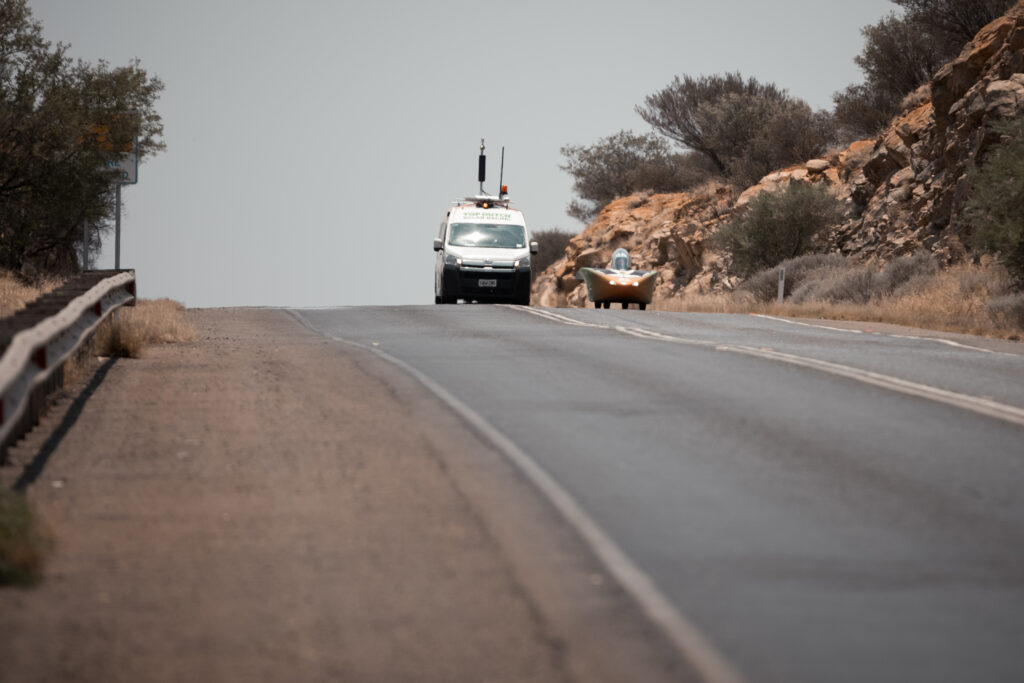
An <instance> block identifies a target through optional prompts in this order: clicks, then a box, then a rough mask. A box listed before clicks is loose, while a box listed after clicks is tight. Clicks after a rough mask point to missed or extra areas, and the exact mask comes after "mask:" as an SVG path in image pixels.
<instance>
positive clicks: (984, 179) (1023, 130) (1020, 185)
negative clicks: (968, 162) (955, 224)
mask: <svg viewBox="0 0 1024 683" xmlns="http://www.w3.org/2000/svg"><path fill="white" fill-rule="evenodd" d="M996 130H997V131H998V132H999V133H1001V134H1002V135H1003V136H1004V140H1003V143H1002V144H1001V145H999V147H998V148H997V149H996V150H995V151H993V152H992V153H991V154H990V155H989V157H988V158H987V159H986V160H985V163H984V166H982V167H981V169H979V170H976V171H973V172H972V173H971V174H970V176H969V178H970V184H971V198H970V200H969V201H968V203H967V208H966V211H965V212H964V216H965V218H966V220H967V221H969V222H970V224H971V225H972V226H973V227H974V235H973V237H972V243H973V245H974V246H975V248H977V249H981V250H982V251H988V252H991V253H994V254H998V255H999V256H1000V258H1002V259H1003V261H1004V262H1005V263H1006V267H1007V269H1008V270H1009V272H1010V275H1011V276H1012V277H1013V279H1014V280H1015V282H1016V285H1017V287H1024V119H1015V120H1012V121H1005V122H1001V123H1000V124H999V125H998V126H997V128H996Z"/></svg>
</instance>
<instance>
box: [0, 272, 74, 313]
mask: <svg viewBox="0 0 1024 683" xmlns="http://www.w3.org/2000/svg"><path fill="white" fill-rule="evenodd" d="M63 282H64V280H63V279H61V278H58V277H44V278H40V279H39V280H38V281H37V282H35V283H28V282H26V281H25V280H23V279H22V278H20V277H17V276H16V275H14V274H13V273H10V272H7V271H4V270H0V318H3V317H6V316H8V315H11V314H12V313H14V312H15V311H18V310H20V309H22V308H24V307H25V305H26V304H28V303H29V302H30V301H33V300H34V299H38V298H39V297H41V296H42V295H43V294H46V293H47V292H52V291H53V290H55V289H57V288H58V287H60V286H61V284H63Z"/></svg>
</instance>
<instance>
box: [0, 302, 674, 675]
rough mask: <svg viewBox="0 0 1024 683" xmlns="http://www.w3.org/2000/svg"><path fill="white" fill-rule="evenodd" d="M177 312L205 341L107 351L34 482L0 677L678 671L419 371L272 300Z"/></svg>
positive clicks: (34, 439)
mask: <svg viewBox="0 0 1024 683" xmlns="http://www.w3.org/2000/svg"><path fill="white" fill-rule="evenodd" d="M191 315H192V316H193V317H194V319H195V321H196V322H197V324H198V325H199V327H200V329H201V333H202V338H201V339H200V340H199V341H197V342H195V343H190V344H182V345H176V346H167V347H159V348H157V349H154V350H153V352H152V353H151V354H150V356H149V357H148V358H146V359H143V360H140V361H118V362H117V363H115V364H113V365H112V366H111V367H109V368H108V370H107V375H106V377H105V378H104V380H103V382H102V383H100V384H99V386H97V387H95V390H94V393H93V395H92V396H90V397H89V399H88V401H85V402H84V404H83V405H81V407H80V410H81V414H80V415H79V416H78V418H77V420H75V421H74V422H73V423H72V424H70V425H69V426H67V428H66V433H64V434H63V435H62V437H61V438H60V439H59V441H58V442H57V443H56V444H53V445H52V449H51V450H52V452H51V453H50V454H49V456H48V458H49V460H48V462H47V463H46V466H45V468H44V469H43V470H42V472H41V474H40V476H39V478H38V479H37V480H36V481H35V483H34V484H32V485H31V486H30V487H29V496H30V498H31V499H32V500H33V502H34V503H35V504H36V505H37V506H38V507H39V508H40V509H41V510H42V512H43V514H44V516H45V517H46V518H47V520H48V521H49V522H50V524H51V525H52V526H53V528H54V530H55V533H56V535H57V540H58V550H57V552H56V554H55V556H54V558H53V560H52V563H51V566H50V569H49V571H48V573H47V580H46V581H45V582H44V583H43V584H42V586H40V587H38V588H36V589H33V590H30V591H10V590H4V591H0V631H2V632H3V633H4V634H5V637H4V638H3V639H0V660H2V661H4V662H5V665H4V667H3V668H2V671H3V672H6V673H0V680H71V679H76V680H98V679H101V678H102V679H104V680H113V681H117V680H125V681H127V680H156V681H159V680H169V681H170V680H183V679H186V678H193V679H200V680H239V679H245V680H281V679H283V678H289V679H292V680H338V679H345V680H360V681H374V680H380V681H403V680H410V681H411V680H417V681H423V680H437V681H442V680H443V681H461V680H465V681H479V680H495V681H498V680H500V681H518V680H531V681H548V680H551V681H560V680H577V681H617V680H644V681H658V680H686V679H687V678H688V673H687V672H686V670H685V669H684V665H683V664H682V663H681V662H680V661H679V660H678V657H677V656H676V654H675V652H674V650H673V649H672V648H671V647H670V646H669V645H668V644H667V642H666V641H665V640H664V639H663V638H662V637H661V635H660V633H659V632H658V631H657V630H656V629H654V627H653V626H652V625H651V624H650V623H649V622H647V621H646V619H645V618H644V617H643V616H642V615H641V614H640V613H639V611H638V610H637V609H636V607H635V605H633V603H632V602H631V601H630V599H629V598H628V596H626V595H625V593H624V592H623V591H622V590H621V589H619V588H618V587H617V586H616V585H615V584H614V582H612V581H611V580H610V579H609V577H607V576H606V575H605V574H604V572H603V570H602V568H601V567H600V566H599V564H598V563H597V562H596V560H595V559H594V558H593V557H592V556H591V554H590V553H589V551H588V550H587V549H586V547H585V546H584V545H583V543H582V542H581V541H580V540H579V539H578V538H577V537H576V536H575V534H574V532H572V530H571V529H569V528H568V526H567V525H566V524H564V523H563V522H562V521H561V520H560V519H559V518H558V516H557V514H556V513H555V512H554V510H552V509H551V507H550V506H549V505H548V504H547V503H546V502H545V501H544V500H543V499H542V498H541V497H540V496H539V495H538V494H537V493H536V492H535V491H534V490H533V489H532V487H531V486H530V485H529V484H528V483H527V482H526V481H524V480H523V479H522V477H521V476H520V475H519V474H518V472H517V471H516V470H515V469H514V468H513V467H511V466H510V465H509V463H507V462H506V461H504V460H503V458H502V457H501V455H500V454H498V453H497V452H495V451H494V450H493V449H492V448H491V447H490V446H489V445H488V444H486V443H485V442H483V441H482V440H481V439H479V438H478V437H477V436H476V435H475V434H473V433H472V432H471V431H470V430H468V429H467V428H466V426H465V425H464V424H462V423H461V421H460V420H459V419H458V418H457V417H456V416H455V415H453V414H452V413H451V412H450V411H449V410H448V409H447V408H445V407H444V406H443V405H441V404H440V403H439V401H437V399H436V398H435V397H433V396H432V395H431V394H429V392H427V391H426V390H425V389H424V388H423V387H422V386H420V385H419V384H418V383H417V382H415V381H414V380H413V379H411V378H410V377H408V376H407V375H404V374H403V373H402V372H400V371H399V370H397V369H396V368H394V367H392V366H390V365H388V364H387V363H385V362H384V361H382V360H380V359H379V358H376V357H375V356H374V355H373V354H371V353H369V352H366V351H360V350H357V349H352V348H350V347H345V346H343V345H341V344H339V343H337V342H332V341H329V340H326V339H324V338H322V337H320V336H319V335H316V334H315V333H312V332H310V331H308V330H306V329H305V328H302V327H301V326H300V325H299V324H298V323H296V322H295V321H294V320H292V319H291V318H290V317H288V316H287V315H286V314H284V313H283V312H281V311H273V310H221V311H198V312H194V313H192V314H191ZM71 404H72V401H71V400H70V399H69V400H68V401H65V405H64V406H63V407H64V413H63V416H62V414H61V411H57V412H56V413H55V414H54V415H51V416H50V418H49V419H48V420H47V421H46V422H45V423H44V425H43V426H42V427H41V429H39V430H37V431H36V432H35V433H33V435H31V436H30V437H29V438H28V439H27V440H26V441H25V442H24V443H23V444H22V445H21V446H19V448H18V449H16V451H17V452H16V457H15V460H16V461H19V462H21V463H25V462H27V461H30V460H32V459H33V458H34V457H35V455H37V454H38V452H39V450H40V449H41V448H43V447H44V446H46V444H47V443H48V442H50V443H52V441H53V439H52V438H51V437H52V432H53V430H54V429H56V428H59V427H60V426H61V425H67V420H66V415H67V409H68V408H69V407H70V406H71ZM5 476H6V477H7V478H9V473H8V474H7V475H5ZM11 676H13V677H11Z"/></svg>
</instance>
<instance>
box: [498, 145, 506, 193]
mask: <svg viewBox="0 0 1024 683" xmlns="http://www.w3.org/2000/svg"><path fill="white" fill-rule="evenodd" d="M504 182H505V146H504V145H502V146H501V172H500V173H499V174H498V198H499V199H504V197H505V195H506V194H508V193H507V192H505V186H504V185H502V183H504Z"/></svg>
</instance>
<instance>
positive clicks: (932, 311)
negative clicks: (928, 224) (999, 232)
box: [655, 263, 1024, 339]
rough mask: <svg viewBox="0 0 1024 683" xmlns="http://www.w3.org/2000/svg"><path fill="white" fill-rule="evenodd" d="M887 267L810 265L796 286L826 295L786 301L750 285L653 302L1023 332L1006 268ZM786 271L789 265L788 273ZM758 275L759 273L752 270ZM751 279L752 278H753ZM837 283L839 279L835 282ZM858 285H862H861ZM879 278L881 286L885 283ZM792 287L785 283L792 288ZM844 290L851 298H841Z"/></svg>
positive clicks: (1021, 298) (1019, 303)
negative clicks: (903, 275) (905, 270)
mask: <svg viewBox="0 0 1024 683" xmlns="http://www.w3.org/2000/svg"><path fill="white" fill-rule="evenodd" d="M899 268H900V266H896V267H893V266H891V265H890V266H889V267H887V269H883V270H881V271H871V272H872V273H873V275H869V274H867V271H868V270H869V269H868V268H866V267H858V268H852V267H851V268H845V269H842V270H836V269H825V270H824V271H818V272H815V271H814V270H811V271H810V273H809V274H810V276H811V277H817V278H818V280H811V281H808V280H804V281H803V282H802V283H801V284H800V285H799V287H800V288H801V290H802V291H804V292H806V291H809V290H814V289H815V287H816V285H815V283H816V282H822V283H824V284H822V285H821V286H818V287H817V291H819V292H821V293H822V294H821V297H822V298H815V297H804V298H802V299H801V300H799V302H798V301H797V299H798V297H797V296H792V297H790V298H788V299H787V300H785V302H784V303H782V304H781V305H780V304H777V303H774V302H773V301H764V300H763V299H761V300H759V298H758V297H757V296H755V295H754V294H753V293H752V292H750V291H748V290H743V289H740V290H737V291H736V292H733V293H721V294H711V295H697V296H689V297H684V298H670V299H662V300H659V301H656V302H655V304H656V307H657V308H659V309H661V310H670V311H690V312H697V313H761V314H765V315H778V316H790V317H797V318H826V319H831V320H858V321H864V322H883V323H892V324H895V325H906V326H909V327H920V328H925V329H933V330H945V331H949V332H962V333H968V334H979V335H986V336H991V337H1002V338H1005V339H1022V338H1024V294H1021V293H1013V292H1012V291H1010V280H1009V277H1008V276H1007V274H1006V271H1005V269H1003V268H1002V267H1000V266H997V265H994V264H992V263H985V264H982V265H974V264H971V265H959V266H953V267H951V268H948V269H946V270H941V271H937V272H933V273H930V274H928V273H917V274H914V275H912V276H911V277H909V278H907V279H906V280H905V281H903V282H902V284H900V285H898V286H896V287H893V286H892V285H893V279H892V277H891V276H892V274H893V271H895V270H898V269H899ZM788 274H789V270H788V269H787V279H788ZM754 277H756V276H754ZM751 279H754V278H751ZM835 283H840V284H841V285H842V286H841V287H838V286H836V284H835ZM855 283H859V286H860V290H856V287H854V284H855ZM880 283H881V284H880ZM787 290H788V287H787ZM837 291H841V292H844V295H843V296H845V297H846V299H845V300H844V299H842V298H836V292H837Z"/></svg>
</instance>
